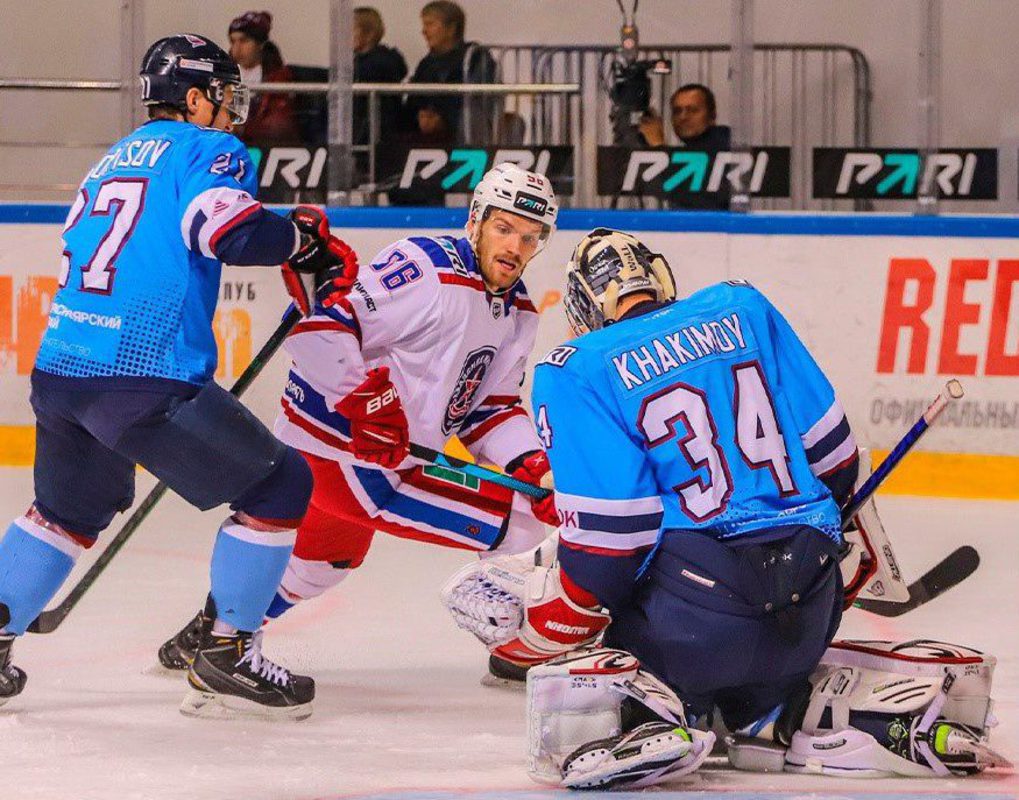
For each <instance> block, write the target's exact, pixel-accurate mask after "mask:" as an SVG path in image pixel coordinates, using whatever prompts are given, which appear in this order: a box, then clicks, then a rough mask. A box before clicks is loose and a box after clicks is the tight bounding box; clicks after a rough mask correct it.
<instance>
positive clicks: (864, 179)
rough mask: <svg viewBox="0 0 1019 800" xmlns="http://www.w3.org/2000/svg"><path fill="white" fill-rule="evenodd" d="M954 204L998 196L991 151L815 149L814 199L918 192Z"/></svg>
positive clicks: (891, 196) (879, 197) (902, 195)
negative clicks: (927, 153) (926, 153)
mask: <svg viewBox="0 0 1019 800" xmlns="http://www.w3.org/2000/svg"><path fill="white" fill-rule="evenodd" d="M921 191H922V192H924V193H925V194H926V193H927V192H928V191H930V192H936V193H937V194H938V195H939V196H941V197H944V198H946V199H952V200H994V199H996V198H997V196H998V153H997V151H996V150H994V149H990V148H978V149H970V150H941V151H939V152H937V153H933V154H931V155H930V156H928V157H927V158H921V156H920V154H919V153H918V152H917V151H915V150H891V149H875V150H866V151H861V150H846V149H841V148H825V147H819V148H815V149H814V197H818V198H822V197H823V198H857V199H860V198H865V199H872V200H882V199H890V200H902V199H911V198H915V197H916V196H917V194H918V193H919V192H921Z"/></svg>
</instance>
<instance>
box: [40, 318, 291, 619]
mask: <svg viewBox="0 0 1019 800" xmlns="http://www.w3.org/2000/svg"><path fill="white" fill-rule="evenodd" d="M300 318H301V312H300V311H298V310H297V309H296V308H293V307H291V309H290V310H289V311H288V312H287V313H286V314H285V315H284V317H283V320H282V322H280V324H279V326H278V327H277V328H276V330H275V331H274V332H273V334H272V336H270V337H269V338H268V339H267V340H266V342H265V344H264V345H262V349H261V350H259V351H258V352H257V353H256V354H255V357H254V358H253V359H251V363H250V364H248V367H247V369H245V370H244V372H242V373H241V375H240V377H239V378H237V380H236V381H235V382H234V385H233V386H231V387H230V394H232V395H234V396H235V397H240V396H241V395H242V394H244V391H245V390H246V389H247V388H248V387H249V386H250V385H251V382H252V381H254V380H255V378H256V377H258V374H259V373H260V372H261V371H262V370H263V369H264V368H265V365H266V364H268V363H269V360H270V359H271V358H272V357H273V355H274V354H275V353H276V351H277V350H279V348H280V345H282V344H283V340H284V339H286V338H287V334H289V333H290V329H291V328H293V327H294V325H296V324H297V322H298V320H300ZM167 489H169V487H168V486H167V485H166V484H165V483H162V482H159V483H157V484H156V485H155V486H153V487H152V490H151V491H150V492H149V493H148V494H147V495H146V496H145V499H144V500H142V501H141V503H139V504H138V507H137V508H136V509H135V510H134V513H132V514H131V516H130V518H128V520H127V522H125V523H124V526H123V527H122V528H121V529H120V530H119V531H118V532H117V535H116V536H114V537H113V538H112V539H110V543H109V544H108V545H107V546H106V549H105V550H103V552H102V553H101V554H100V555H99V558H97V559H96V561H95V563H94V564H92V566H91V567H89V568H88V571H87V572H86V573H85V574H84V575H82V576H81V579H80V580H79V581H78V582H77V583H76V584H75V585H74V586H73V587H72V588H71V591H69V592H68V593H67V596H66V597H65V598H64V599H63V600H61V601H60V602H59V603H58V604H57V605H55V606H54V607H53V608H51V609H48V610H46V611H43V612H42V613H40V614H39V616H38V617H36V618H35V619H34V620H33V621H32V623H31V624H30V625H29V626H28V631H29V633H53V631H55V630H56V629H57V628H59V627H60V623H62V622H63V621H64V620H65V619H66V618H67V615H68V614H70V613H71V610H72V609H73V608H74V607H75V606H76V605H78V601H79V600H81V598H82V597H83V596H84V595H85V592H87V591H88V590H89V589H90V588H91V587H92V584H93V583H95V582H96V579H97V578H98V577H99V576H100V575H101V574H102V573H103V571H104V570H105V569H106V566H107V565H108V564H109V563H110V562H111V561H112V560H113V557H114V556H115V555H117V553H119V552H120V549H121V548H122V547H123V546H124V545H125V544H127V540H128V539H130V538H131V535H132V534H133V533H134V532H135V531H136V530H137V529H138V526H139V525H141V524H142V522H143V521H144V519H145V518H146V517H147V516H148V515H149V512H150V511H152V509H153V507H154V506H155V505H156V503H158V502H159V501H160V499H161V498H162V497H163V495H164V494H166V492H167Z"/></svg>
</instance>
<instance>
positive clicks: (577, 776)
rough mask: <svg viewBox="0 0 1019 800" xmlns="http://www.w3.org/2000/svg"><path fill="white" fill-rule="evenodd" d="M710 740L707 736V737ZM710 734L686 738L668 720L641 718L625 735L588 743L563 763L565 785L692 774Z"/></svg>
mask: <svg viewBox="0 0 1019 800" xmlns="http://www.w3.org/2000/svg"><path fill="white" fill-rule="evenodd" d="M709 739H710V740H709ZM713 742H714V737H713V736H705V737H704V739H700V738H698V739H696V740H694V739H692V737H691V735H690V733H689V732H688V731H687V730H686V729H685V728H683V727H681V726H678V725H676V724H675V723H672V722H665V721H656V722H645V723H644V724H643V725H639V726H638V727H636V728H634V729H633V730H632V731H630V732H628V733H622V734H619V735H618V736H612V737H609V738H607V739H600V740H598V741H594V742H589V743H587V744H585V745H583V746H582V747H580V748H578V749H577V750H575V751H574V752H573V753H571V754H570V755H569V756H568V757H567V758H566V760H565V761H564V762H563V786H567V787H569V788H570V789H613V788H620V787H625V788H628V789H629V788H633V789H638V788H641V787H644V786H651V785H652V784H655V783H658V782H660V781H661V780H662V779H663V778H665V777H667V776H669V775H671V774H674V773H682V774H687V773H689V772H692V771H693V769H694V768H696V766H698V765H699V764H700V763H701V762H702V761H703V760H704V759H705V758H707V756H708V755H709V754H710V752H711V744H712V743H713Z"/></svg>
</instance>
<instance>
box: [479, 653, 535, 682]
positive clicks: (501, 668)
mask: <svg viewBox="0 0 1019 800" xmlns="http://www.w3.org/2000/svg"><path fill="white" fill-rule="evenodd" d="M481 685H482V686H490V687H495V688H499V689H520V690H523V689H524V688H525V687H526V686H527V667H524V666H521V665H520V664H514V663H513V662H512V661H507V660H506V659H505V658H499V656H497V655H493V654H489V656H488V674H487V675H482V676H481Z"/></svg>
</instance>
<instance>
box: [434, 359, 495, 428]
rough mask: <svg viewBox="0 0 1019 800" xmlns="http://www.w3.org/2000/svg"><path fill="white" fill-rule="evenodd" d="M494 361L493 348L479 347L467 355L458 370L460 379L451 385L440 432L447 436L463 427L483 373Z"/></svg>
mask: <svg viewBox="0 0 1019 800" xmlns="http://www.w3.org/2000/svg"><path fill="white" fill-rule="evenodd" d="M494 360H495V348H494V347H479V348H478V349H477V350H472V351H471V352H470V353H468V354H467V358H465V359H464V365H463V369H461V370H460V377H459V378H457V379H456V383H455V384H454V385H453V394H452V395H451V396H450V398H449V405H448V406H447V407H446V415H445V417H443V420H442V432H443V433H444V434H446V435H447V436H448V435H449V434H451V433H453V431H456V430H458V429H459V428H460V426H461V425H463V422H464V420H465V419H466V418H467V413H468V412H469V411H470V410H471V403H472V402H474V397H475V395H476V394H477V393H478V388H479V387H480V386H481V382H482V381H483V380H484V379H485V373H486V372H488V368H489V367H490V366H491V364H492V361H494Z"/></svg>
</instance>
